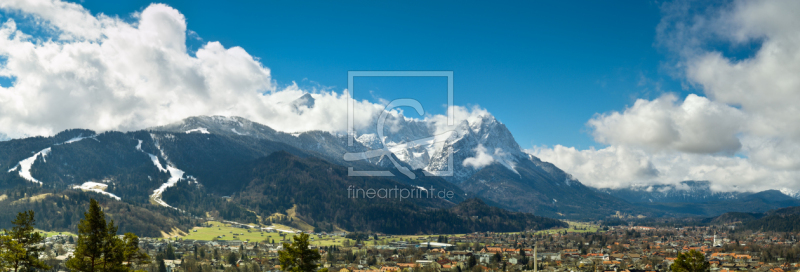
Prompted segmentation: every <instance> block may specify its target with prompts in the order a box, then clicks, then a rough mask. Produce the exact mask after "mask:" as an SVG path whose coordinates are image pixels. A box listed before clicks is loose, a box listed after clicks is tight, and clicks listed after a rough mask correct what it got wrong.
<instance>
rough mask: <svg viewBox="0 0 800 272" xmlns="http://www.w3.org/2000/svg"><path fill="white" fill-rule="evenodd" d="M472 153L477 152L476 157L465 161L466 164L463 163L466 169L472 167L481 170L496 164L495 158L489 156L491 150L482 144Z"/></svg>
mask: <svg viewBox="0 0 800 272" xmlns="http://www.w3.org/2000/svg"><path fill="white" fill-rule="evenodd" d="M472 151H474V152H475V156H474V157H469V158H466V159H464V162H463V163H462V164H463V166H464V167H467V166H470V167H472V168H475V169H479V168H483V167H485V166H487V165H490V164H492V163H493V162H494V156H492V155H491V154H489V153H488V151H489V150H487V149H486V147H483V145H482V144H478V146H477V147H475V149H473V150H472Z"/></svg>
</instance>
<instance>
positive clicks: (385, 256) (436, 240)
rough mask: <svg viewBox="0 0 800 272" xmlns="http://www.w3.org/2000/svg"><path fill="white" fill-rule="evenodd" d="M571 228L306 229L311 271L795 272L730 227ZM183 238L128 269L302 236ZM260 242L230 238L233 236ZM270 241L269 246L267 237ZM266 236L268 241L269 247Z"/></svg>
mask: <svg viewBox="0 0 800 272" xmlns="http://www.w3.org/2000/svg"><path fill="white" fill-rule="evenodd" d="M589 226H590V225H588V224H585V225H575V224H571V226H570V228H567V229H558V230H548V231H539V232H518V233H493V232H480V233H469V234H458V235H419V236H395V235H385V234H380V233H346V232H333V233H315V232H309V231H306V232H305V233H307V234H308V235H309V237H310V238H309V239H310V245H311V246H310V247H311V248H312V249H314V250H316V251H319V253H320V256H321V258H320V260H319V266H320V268H325V269H327V271H335V272H367V271H381V272H383V271H669V270H670V265H671V264H672V263H673V262H675V259H676V256H678V254H679V253H682V252H688V251H691V250H695V251H697V252H700V253H701V254H702V255H704V256H705V261H707V262H708V263H709V266H710V270H711V271H720V272H723V271H775V272H780V271H798V269H800V262H798V258H800V246H799V245H798V242H797V236H800V233H786V232H783V233H781V232H753V231H748V230H738V229H736V228H735V227H734V226H722V225H720V226H710V227H709V226H702V227H697V226H692V227H680V228H675V227H644V226H599V225H593V226H592V227H589ZM206 229H213V230H218V231H222V230H229V231H227V233H228V235H218V236H214V237H213V238H212V239H210V240H198V239H189V238H190V237H192V235H191V234H196V233H197V232H198V231H200V232H203V231H204V230H206ZM192 232H193V233H190V235H188V236H183V237H179V236H175V237H171V238H141V240H140V247H141V248H142V249H143V250H144V251H146V252H147V253H148V255H149V256H151V257H152V258H153V261H152V262H150V263H149V264H138V265H136V266H135V269H137V270H143V271H152V272H159V271H163V270H166V271H168V272H173V271H186V272H202V271H209V272H210V271H224V272H229V271H242V272H256V271H279V270H281V266H280V262H279V260H278V256H279V252H280V251H281V250H283V246H284V243H290V242H291V241H292V239H291V238H292V236H294V235H297V233H300V232H302V231H299V230H294V231H289V230H283V231H280V230H276V229H271V228H270V229H266V228H261V227H255V226H248V225H244V224H236V223H220V222H215V223H206V224H205V225H204V226H202V227H197V228H195V229H194V230H192ZM245 233H247V234H248V235H249V236H247V237H266V238H265V239H263V240H259V239H250V238H248V239H241V240H240V239H237V238H240V237H245V236H246V235H245ZM270 237H273V238H270ZM275 238H278V239H277V240H276V239H275ZM74 240H75V239H74V238H72V237H71V236H69V235H66V234H53V235H50V236H49V237H47V238H46V239H45V246H46V250H45V252H44V253H43V256H42V257H43V259H45V260H46V262H48V263H49V264H50V265H51V266H52V267H53V269H54V270H65V269H64V266H63V262H64V261H65V260H66V259H68V258H69V257H70V253H71V252H72V251H73V250H74V247H75V242H74Z"/></svg>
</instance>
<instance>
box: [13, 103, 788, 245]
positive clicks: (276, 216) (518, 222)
mask: <svg viewBox="0 0 800 272" xmlns="http://www.w3.org/2000/svg"><path fill="white" fill-rule="evenodd" d="M293 106H295V109H296V110H298V111H302V110H303V109H304V108H310V107H314V99H313V96H311V95H304V96H303V97H301V98H299V99H298V100H296V101H295V103H293ZM384 117H385V118H386V119H385V122H384V123H385V124H388V125H387V127H385V128H384V130H383V131H382V132H379V131H377V129H376V128H377V127H378V126H377V124H378V122H379V119H380V118H379V116H375V117H373V118H372V119H373V120H374V122H373V124H374V125H373V126H365V128H360V129H357V130H356V131H355V134H354V135H349V134H347V133H331V132H325V131H307V132H300V133H287V132H281V131H277V130H275V129H272V128H270V127H269V126H266V125H263V124H259V123H256V122H252V121H250V120H247V119H245V118H240V117H225V116H196V117H190V118H186V119H184V120H181V121H179V122H176V123H172V124H167V125H163V126H158V127H152V128H148V129H144V130H140V131H131V132H117V131H107V132H103V133H99V134H98V133H95V132H93V131H91V130H84V129H73V130H67V131H63V132H61V133H58V134H56V135H54V136H52V137H30V138H24V139H14V140H9V141H3V142H0V169H4V170H5V171H0V188H2V189H5V190H6V193H5V194H4V195H2V196H0V204H2V202H6V203H7V204H8V205H12V203H17V204H15V205H19V203H22V202H24V203H36V202H42V201H44V199H48V197H50V198H54V197H56V198H60V199H64V197H68V195H67V193H66V192H69V194H76V193H77V194H89V195H92V194H95V195H96V197H98V198H103V199H104V200H105V201H106V203H111V202H113V201H117V202H122V203H127V204H125V205H130V206H132V207H136V208H143V209H150V210H152V211H154V212H157V213H159V214H163V216H173V217H174V216H175V212H177V213H178V214H189V215H191V216H193V217H194V218H195V219H196V218H197V217H203V216H214V217H220V218H222V219H227V220H239V221H245V222H253V223H264V222H276V221H275V220H278V221H281V222H284V221H285V220H290V222H294V220H297V222H295V223H294V224H295V225H297V226H302V227H304V228H313V229H321V230H335V229H344V230H350V231H354V230H370V231H379V232H387V233H403V232H406V233H434V232H457V231H476V230H492V229H494V230H506V231H512V230H524V229H525V228H526V226H527V227H528V228H545V227H553V226H559V224H561V223H559V221H552V220H550V219H547V218H555V219H579V220H598V219H605V218H609V217H623V216H627V217H661V216H687V215H718V214H722V213H724V212H730V211H742V212H763V211H766V210H770V209H775V208H781V207H789V206H800V200H798V199H797V198H796V195H795V197H792V196H789V195H787V194H786V193H785V192H779V191H765V192H758V193H735V192H728V193H721V192H714V191H712V190H710V187H709V184H708V182H705V181H685V182H682V183H680V184H678V185H650V186H632V187H630V188H623V189H596V188H592V187H589V186H586V185H584V184H582V183H581V182H580V181H579V180H577V179H575V178H574V177H573V176H572V175H570V174H568V173H566V172H564V171H562V170H561V169H559V168H558V167H556V166H555V165H553V164H551V163H548V162H544V161H541V160H540V159H538V158H537V157H535V156H532V155H530V154H527V153H525V152H524V151H523V150H522V149H521V148H520V146H519V145H518V144H517V142H516V141H515V140H514V137H513V135H512V134H511V132H510V131H509V130H508V129H507V128H506V126H505V125H504V124H502V123H501V122H499V121H498V120H496V119H495V118H494V117H493V116H491V115H488V114H487V115H482V116H477V117H475V118H471V119H468V120H464V121H461V122H460V123H457V124H456V125H455V126H453V127H450V129H447V130H443V129H442V127H441V126H438V125H437V124H435V123H433V122H430V121H428V120H417V119H409V118H405V117H403V116H402V115H393V114H386V115H385V116H384ZM354 170H356V171H372V172H371V173H372V174H370V175H372V176H366V177H355V176H352V175H351V174H352V171H354ZM379 171H383V173H386V172H387V171H388V172H390V173H392V174H391V175H388V176H387V175H385V174H375V173H378V172H379ZM435 173H439V174H438V175H437V174H435ZM441 173H446V174H445V175H441ZM353 188H357V189H364V190H367V189H370V188H372V189H380V188H384V189H385V188H398V189H408V190H416V191H417V192H422V191H423V190H424V191H426V192H428V193H430V192H433V191H440V192H450V193H451V195H450V196H449V197H446V198H434V199H414V200H413V201H412V200H408V199H406V200H405V202H403V201H402V200H398V199H363V198H361V199H359V198H350V197H347V196H348V195H347V194H348V193H350V191H348V189H353ZM423 188H424V189H423ZM45 194H47V195H46V196H47V197H41V195H45ZM37 196H38V198H37ZM62 202H63V201H62ZM27 205H28V204H26V205H22V206H25V207H28V206H27ZM115 205H116V206H119V205H120V204H115ZM148 207H149V208H148ZM153 207H156V208H153ZM12 210H13V209H12ZM479 210H480V211H484V213H483V214H480V215H475V212H476V211H479ZM366 211H371V213H365V212H366ZM485 211H491V212H485ZM118 216H123V215H118ZM545 217H546V218H545ZM399 218H407V219H406V220H405V221H402V220H400V219H399ZM0 220H2V218H0ZM476 220H477V221H476ZM400 221H402V222H400ZM503 221H506V222H504V223H503ZM175 222H176V223H175V224H173V225H172V227H180V226H185V225H186V224H189V223H190V222H189V221H186V220H184V221H181V220H175ZM425 222H428V223H425ZM284 223H286V222H284ZM446 226H447V227H446ZM168 229H169V228H168Z"/></svg>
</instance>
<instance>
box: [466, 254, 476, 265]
mask: <svg viewBox="0 0 800 272" xmlns="http://www.w3.org/2000/svg"><path fill="white" fill-rule="evenodd" d="M477 264H478V260H477V259H475V256H474V255H473V256H469V260H467V267H468V268H473V267H475V265H477Z"/></svg>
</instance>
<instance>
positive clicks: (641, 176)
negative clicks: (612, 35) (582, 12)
mask: <svg viewBox="0 0 800 272" xmlns="http://www.w3.org/2000/svg"><path fill="white" fill-rule="evenodd" d="M698 4H699V5H703V3H698V2H690V1H675V2H670V3H667V4H665V5H664V8H663V10H664V17H663V19H662V22H661V24H660V25H659V27H658V29H657V31H658V33H659V37H658V40H659V41H658V42H659V44H660V45H661V46H664V47H665V48H667V49H669V50H671V51H672V52H673V53H674V54H675V56H676V57H677V63H675V65H674V66H673V67H675V68H676V69H677V71H678V73H676V74H678V75H680V76H681V77H683V78H685V80H686V83H688V84H691V85H694V86H697V87H698V88H699V89H700V90H702V91H703V92H704V93H705V96H706V97H703V96H699V95H694V94H692V95H689V96H687V97H686V99H685V100H684V101H682V102H679V101H678V99H677V97H675V96H674V95H666V96H663V97H660V98H658V99H655V100H651V101H648V100H638V101H636V103H635V104H634V105H633V106H631V107H629V108H627V109H626V110H625V111H623V112H611V113H607V114H602V115H598V116H596V117H595V118H593V119H592V120H590V121H589V122H588V126H589V127H590V128H591V129H592V135H593V136H594V137H595V140H596V141H597V142H599V143H603V144H607V145H608V147H606V148H603V149H599V150H595V149H589V150H577V149H575V148H570V147H564V146H560V145H557V146H555V147H552V148H549V147H535V148H534V149H532V150H528V152H529V153H531V154H533V155H535V156H538V157H540V158H541V159H542V160H545V161H550V162H553V163H554V164H555V165H556V166H559V167H561V168H563V169H564V170H566V171H567V172H570V173H572V174H573V175H575V176H576V177H578V178H579V179H580V180H581V181H583V182H585V183H587V184H589V185H593V186H598V187H621V186H628V185H631V184H655V183H668V184H676V183H678V182H680V181H682V180H709V181H711V182H712V188H713V189H715V190H719V191H731V190H753V191H757V190H765V189H784V188H789V189H792V190H798V189H800V105H798V101H800V77H798V76H797V75H800V29H799V28H797V26H798V25H800V17H798V16H797V14H800V2H798V1H791V0H786V1H781V0H772V1H743V0H737V1H733V2H731V5H729V6H702V7H698V6H696V5H698ZM709 7H710V8H709ZM719 44H725V45H726V46H729V48H733V49H741V48H743V47H745V46H750V45H751V44H760V48H758V49H757V51H756V52H755V54H754V55H752V56H751V57H745V58H744V59H735V58H733V57H730V56H726V55H725V53H723V52H720V51H718V50H716V49H714V46H719ZM733 154H737V156H733Z"/></svg>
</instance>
